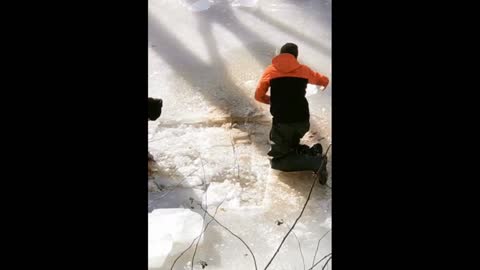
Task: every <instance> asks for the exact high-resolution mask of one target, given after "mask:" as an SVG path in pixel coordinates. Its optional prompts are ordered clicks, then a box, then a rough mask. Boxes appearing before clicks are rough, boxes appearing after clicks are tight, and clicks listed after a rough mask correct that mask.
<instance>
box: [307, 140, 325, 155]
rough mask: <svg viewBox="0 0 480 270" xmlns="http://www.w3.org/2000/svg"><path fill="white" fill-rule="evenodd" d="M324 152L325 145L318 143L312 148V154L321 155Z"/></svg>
mask: <svg viewBox="0 0 480 270" xmlns="http://www.w3.org/2000/svg"><path fill="white" fill-rule="evenodd" d="M322 153H323V147H322V145H321V144H319V143H317V144H315V145H313V146H312V147H311V148H310V154H311V155H312V156H321V155H322Z"/></svg>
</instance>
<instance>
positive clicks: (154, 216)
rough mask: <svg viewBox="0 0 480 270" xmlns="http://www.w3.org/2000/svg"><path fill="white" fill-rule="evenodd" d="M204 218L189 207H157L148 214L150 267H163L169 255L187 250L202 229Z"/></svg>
mask: <svg viewBox="0 0 480 270" xmlns="http://www.w3.org/2000/svg"><path fill="white" fill-rule="evenodd" d="M202 224H203V218H202V216H200V215H199V214H197V213H195V212H193V211H191V210H189V209H181V208H180V209H175V208H171V209H156V210H154V211H153V212H152V213H149V214H148V268H149V269H163V267H162V266H163V264H164V261H165V259H166V258H167V256H174V255H177V254H179V253H180V252H182V251H183V250H185V248H187V247H188V246H189V245H190V243H191V242H192V241H193V239H195V238H196V237H197V236H198V235H199V234H200V232H201V231H202Z"/></svg>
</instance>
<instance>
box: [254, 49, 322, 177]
mask: <svg viewBox="0 0 480 270" xmlns="http://www.w3.org/2000/svg"><path fill="white" fill-rule="evenodd" d="M297 56H298V47H297V45H296V44H293V43H286V44H285V45H283V46H282V48H281V49H280V54H279V55H277V56H275V57H274V58H273V59H272V64H271V65H269V66H268V67H267V68H266V69H265V71H264V72H263V75H262V77H261V79H260V81H259V83H258V86H257V89H256V91H255V99H256V100H257V101H259V102H262V103H265V104H269V105H270V113H271V114H272V116H273V119H272V129H271V131H270V141H271V142H270V143H271V150H270V151H269V152H268V155H269V156H270V157H271V161H270V162H271V167H272V169H276V170H280V171H285V172H292V171H314V172H316V173H317V175H318V176H319V181H320V183H322V184H325V183H326V181H327V171H326V163H327V158H326V155H323V154H322V153H323V149H322V146H321V145H320V144H319V143H318V144H315V145H314V146H312V147H311V148H310V147H308V146H306V145H302V144H300V139H301V138H302V137H303V136H304V135H305V133H307V132H308V130H309V129H310V122H309V120H310V112H309V108H308V101H307V99H306V98H305V94H306V88H307V84H309V83H310V84H314V85H320V86H323V87H325V88H326V87H327V85H328V83H329V79H328V78H327V77H326V76H324V75H322V74H320V73H318V72H315V71H313V70H312V69H310V68H309V67H308V66H306V65H302V64H300V63H299V62H298V61H297ZM269 87H270V96H269V95H267V91H268V88H269ZM325 88H324V89H325ZM320 167H321V169H320Z"/></svg>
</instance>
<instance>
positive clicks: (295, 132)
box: [268, 121, 322, 172]
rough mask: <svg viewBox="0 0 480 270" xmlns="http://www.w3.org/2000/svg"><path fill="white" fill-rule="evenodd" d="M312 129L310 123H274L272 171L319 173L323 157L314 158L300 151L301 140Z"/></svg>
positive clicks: (271, 153)
mask: <svg viewBox="0 0 480 270" xmlns="http://www.w3.org/2000/svg"><path fill="white" fill-rule="evenodd" d="M309 129H310V123H309V122H308V121H305V122H298V123H275V122H274V123H273V124H272V129H271V131H270V140H271V141H272V143H271V150H270V151H269V152H268V155H269V156H271V157H272V160H271V166H272V169H275V170H280V171H284V172H294V171H315V172H316V171H318V169H319V168H320V163H321V159H322V157H321V155H317V156H313V155H309V154H305V153H303V152H300V151H298V150H299V148H300V139H301V138H302V137H303V136H304V135H305V133H307V132H308V130H309Z"/></svg>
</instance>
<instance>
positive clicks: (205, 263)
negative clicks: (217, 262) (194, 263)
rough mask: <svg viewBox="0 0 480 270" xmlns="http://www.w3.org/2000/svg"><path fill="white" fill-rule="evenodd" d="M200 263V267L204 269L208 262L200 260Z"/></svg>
mask: <svg viewBox="0 0 480 270" xmlns="http://www.w3.org/2000/svg"><path fill="white" fill-rule="evenodd" d="M200 265H201V266H202V269H205V267H207V266H208V263H207V262H206V261H200Z"/></svg>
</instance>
